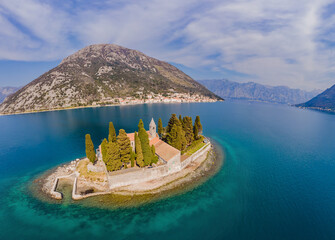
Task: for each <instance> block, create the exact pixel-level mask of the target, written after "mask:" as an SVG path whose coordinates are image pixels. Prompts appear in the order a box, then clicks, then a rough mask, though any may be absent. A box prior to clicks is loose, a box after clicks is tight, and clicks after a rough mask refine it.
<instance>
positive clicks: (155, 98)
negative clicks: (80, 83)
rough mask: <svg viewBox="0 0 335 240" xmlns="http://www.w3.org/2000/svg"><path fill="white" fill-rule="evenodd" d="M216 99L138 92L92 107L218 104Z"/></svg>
mask: <svg viewBox="0 0 335 240" xmlns="http://www.w3.org/2000/svg"><path fill="white" fill-rule="evenodd" d="M216 101H217V100H216V99H213V98H211V97H207V96H204V95H199V94H190V93H175V92H173V89H171V92H169V93H165V94H155V93H153V92H150V93H149V94H144V93H143V91H137V92H136V93H135V95H134V96H128V97H116V98H112V97H107V98H103V99H101V101H94V102H92V106H104V105H117V104H119V105H127V104H143V103H192V102H216Z"/></svg>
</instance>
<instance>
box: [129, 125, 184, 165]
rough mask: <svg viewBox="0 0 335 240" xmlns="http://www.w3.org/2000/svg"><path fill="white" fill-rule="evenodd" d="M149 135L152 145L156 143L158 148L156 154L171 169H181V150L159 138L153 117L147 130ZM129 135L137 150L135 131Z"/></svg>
mask: <svg viewBox="0 0 335 240" xmlns="http://www.w3.org/2000/svg"><path fill="white" fill-rule="evenodd" d="M147 133H148V135H149V141H150V146H151V145H154V146H155V149H156V155H157V156H158V158H159V160H161V161H162V162H163V163H165V164H167V165H168V166H169V170H170V171H179V170H180V166H181V165H180V155H181V153H180V151H179V150H178V149H176V148H174V147H172V146H171V145H169V144H167V143H166V142H164V141H162V140H161V139H159V136H158V134H157V128H156V123H155V121H154V119H153V118H152V119H151V122H150V124H149V131H147ZM127 136H128V137H129V139H130V144H131V146H132V148H133V151H135V133H128V134H127Z"/></svg>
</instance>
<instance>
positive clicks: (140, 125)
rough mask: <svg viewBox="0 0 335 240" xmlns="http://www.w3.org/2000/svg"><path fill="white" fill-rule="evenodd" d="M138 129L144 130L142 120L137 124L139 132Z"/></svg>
mask: <svg viewBox="0 0 335 240" xmlns="http://www.w3.org/2000/svg"><path fill="white" fill-rule="evenodd" d="M140 128H144V124H143V121H142V119H140V121H139V123H138V131H140Z"/></svg>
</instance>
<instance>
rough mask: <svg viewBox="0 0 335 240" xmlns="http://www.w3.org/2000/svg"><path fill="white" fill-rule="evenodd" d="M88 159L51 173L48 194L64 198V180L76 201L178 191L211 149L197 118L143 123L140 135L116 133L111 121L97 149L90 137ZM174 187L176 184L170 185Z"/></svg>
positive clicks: (176, 118) (141, 123)
mask: <svg viewBox="0 0 335 240" xmlns="http://www.w3.org/2000/svg"><path fill="white" fill-rule="evenodd" d="M85 145H86V157H83V158H81V159H76V160H74V161H72V162H70V163H68V164H64V165H62V166H60V167H58V168H56V169H55V170H54V171H52V172H51V173H50V174H49V175H48V176H47V177H46V178H45V181H44V183H43V185H42V190H43V192H45V193H47V194H48V195H49V196H51V197H52V198H54V199H62V198H63V194H62V192H61V191H59V185H60V183H61V182H67V183H71V184H72V199H73V200H80V199H84V198H87V197H91V196H96V195H102V194H113V193H114V194H123V195H127V194H129V195H134V194H143V193H148V192H154V191H156V192H157V191H158V192H159V190H160V189H162V188H164V187H165V188H166V186H169V185H171V186H170V188H173V187H177V186H176V185H178V181H177V180H180V179H182V178H184V177H185V176H188V175H190V173H192V172H195V171H196V170H197V169H198V168H200V166H202V165H203V163H204V162H205V160H206V159H208V158H209V156H211V155H213V154H211V152H212V151H211V149H212V145H211V143H210V141H209V140H208V139H207V138H206V137H205V136H203V135H202V124H201V123H200V117H199V116H197V117H196V119H195V121H194V123H193V121H192V118H191V117H188V116H185V117H183V118H182V116H179V118H178V117H177V116H176V114H172V115H171V118H170V120H169V122H168V124H167V126H166V127H163V124H162V120H161V118H159V120H158V126H157V127H156V123H155V121H154V119H152V120H151V122H150V124H149V130H146V129H145V128H144V124H143V121H142V120H139V124H138V131H137V132H133V133H126V131H125V130H124V129H120V130H119V134H118V135H116V131H115V128H114V125H113V123H112V122H110V123H109V134H108V138H105V139H103V141H102V142H101V144H100V145H99V147H98V148H97V149H95V147H94V145H93V142H92V140H91V136H90V135H89V134H86V136H85ZM171 183H175V184H171Z"/></svg>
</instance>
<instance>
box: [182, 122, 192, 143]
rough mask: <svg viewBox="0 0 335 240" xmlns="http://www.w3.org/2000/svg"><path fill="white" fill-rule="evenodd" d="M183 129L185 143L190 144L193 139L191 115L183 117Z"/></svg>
mask: <svg viewBox="0 0 335 240" xmlns="http://www.w3.org/2000/svg"><path fill="white" fill-rule="evenodd" d="M183 123H184V124H183V130H184V132H185V138H186V144H187V145H191V144H192V141H193V139H194V133H193V122H192V118H191V117H188V116H186V117H184V119H183Z"/></svg>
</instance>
